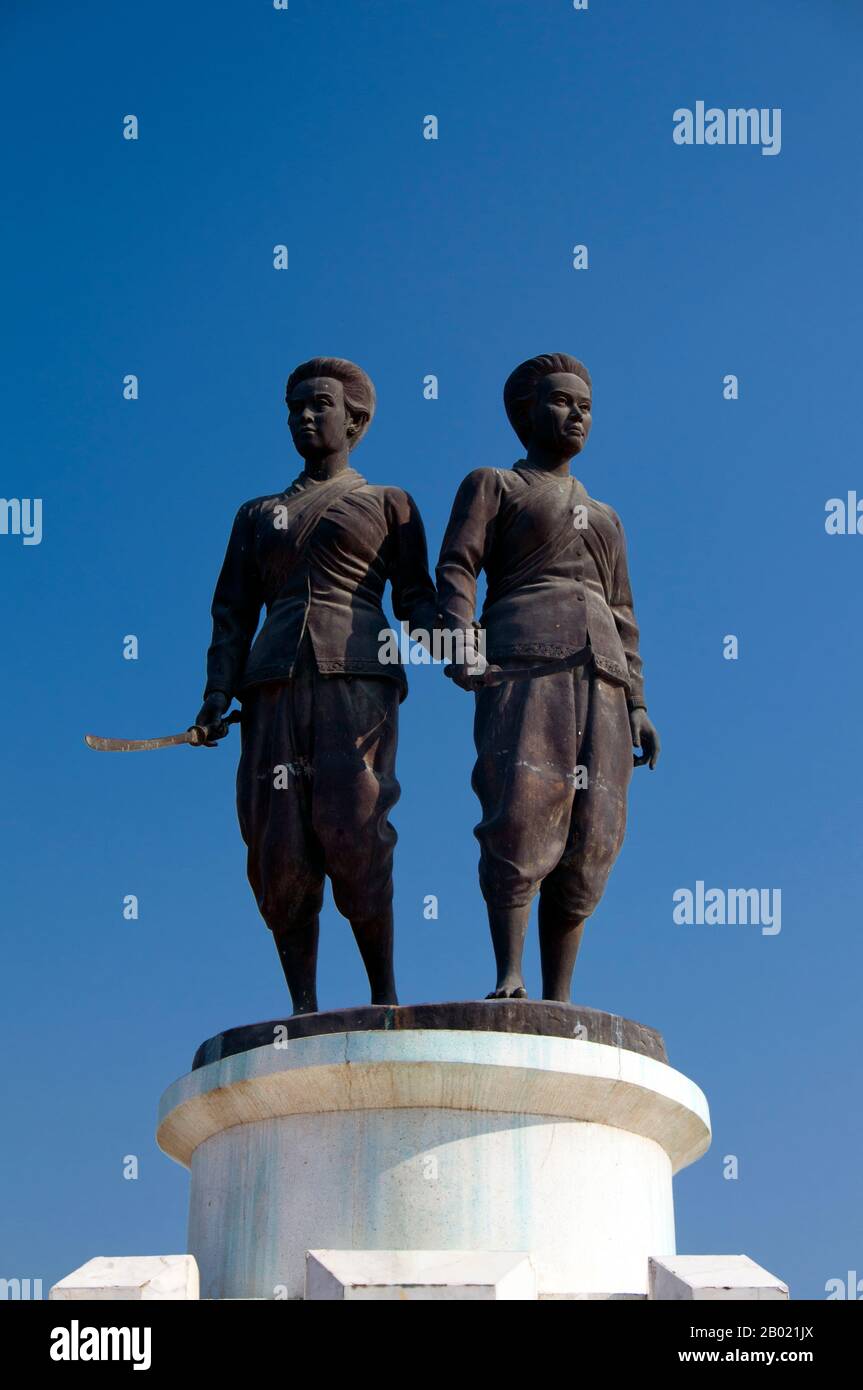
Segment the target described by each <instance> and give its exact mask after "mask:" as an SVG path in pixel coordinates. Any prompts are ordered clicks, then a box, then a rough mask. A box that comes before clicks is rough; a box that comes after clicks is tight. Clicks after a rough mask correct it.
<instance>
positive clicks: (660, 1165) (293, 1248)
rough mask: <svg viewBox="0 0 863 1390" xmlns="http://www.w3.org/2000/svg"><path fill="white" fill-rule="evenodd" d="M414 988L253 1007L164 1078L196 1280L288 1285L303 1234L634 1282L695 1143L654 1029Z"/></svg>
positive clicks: (694, 1121)
mask: <svg viewBox="0 0 863 1390" xmlns="http://www.w3.org/2000/svg"><path fill="white" fill-rule="evenodd" d="M425 1007H427V1008H428V1009H430V1010H432V1015H430V1016H429V1018H427V1019H426V1023H427V1026H425V1027H419V1026H417V1025H416V1015H417V1013H418V1012H419V1011H418V1010H417V1009H379V1010H374V1011H370V1010H355V1011H353V1010H352V1011H349V1012H348V1013H344V1014H340V1015H337V1016H328V1015H310V1016H307V1018H306V1019H304V1020H291V1021H290V1022H291V1026H292V1027H293V1028H294V1031H295V1033H296V1031H297V1028H298V1026H299V1031H301V1032H303V1033H305V1036H293V1037H292V1036H289V1032H290V1029H289V1028H288V1026H287V1023H288V1021H287V1020H286V1021H285V1022H284V1023H279V1022H273V1023H271V1024H256V1025H253V1027H252V1030H249V1031H250V1032H251V1034H252V1037H251V1039H247V1041H248V1040H251V1041H252V1042H253V1043H256V1044H257V1045H253V1046H250V1047H245V1048H243V1047H242V1044H243V1037H242V1034H243V1033H244V1032H246V1031H247V1030H232V1031H231V1032H230V1033H226V1034H221V1035H219V1038H217V1039H213V1040H211V1042H210V1043H207V1044H204V1046H203V1047H202V1048H201V1049H199V1053H198V1056H197V1058H196V1060H197V1061H198V1063H199V1065H198V1066H197V1067H196V1068H195V1069H194V1070H193V1071H192V1072H191V1073H190V1074H189V1075H188V1076H185V1077H183V1078H182V1079H181V1080H179V1081H177V1082H175V1083H174V1085H173V1086H171V1087H170V1088H169V1089H168V1091H167V1092H166V1093H165V1095H164V1097H163V1098H162V1104H161V1108H160V1119H159V1129H158V1141H159V1144H160V1146H161V1147H162V1149H164V1150H165V1152H166V1153H168V1154H170V1155H171V1157H172V1158H174V1159H176V1160H177V1161H178V1162H180V1163H182V1164H185V1165H186V1166H188V1167H190V1168H191V1194H190V1215H189V1250H190V1253H191V1254H193V1255H194V1256H195V1257H196V1259H197V1261H198V1265H199V1268H200V1274H201V1297H202V1298H277V1297H285V1296H287V1297H288V1298H302V1296H303V1287H304V1272H305V1254H306V1251H307V1250H315V1249H330V1250H433V1251H442V1250H461V1251H513V1252H516V1251H523V1252H527V1253H529V1254H530V1255H531V1256H532V1258H533V1261H534V1265H535V1268H536V1272H537V1282H538V1288H539V1292H540V1296H543V1295H545V1296H555V1295H556V1296H561V1295H591V1294H606V1295H607V1294H643V1293H645V1292H646V1289H647V1261H648V1257H649V1256H651V1255H655V1256H664V1255H672V1254H674V1251H675V1245H674V1209H673V1202H672V1186H671V1177H672V1173H674V1172H676V1171H677V1170H678V1169H679V1168H682V1167H684V1166H685V1165H686V1164H688V1163H691V1162H693V1161H694V1160H695V1159H696V1158H698V1157H699V1156H700V1155H701V1154H702V1153H703V1152H704V1151H705V1149H706V1148H707V1146H708V1144H709V1142H710V1129H709V1119H708V1110H707V1102H706V1100H705V1098H704V1096H703V1095H702V1093H701V1091H700V1090H699V1089H698V1087H697V1086H695V1085H694V1084H693V1082H691V1081H689V1080H688V1079H687V1078H686V1077H685V1076H683V1075H682V1074H681V1073H680V1072H677V1071H675V1070H673V1069H672V1068H671V1067H670V1066H668V1064H667V1063H666V1062H665V1061H661V1060H659V1057H660V1056H662V1057H664V1055H665V1054H664V1049H663V1048H662V1043H661V1039H659V1038H658V1035H657V1034H655V1033H653V1032H652V1031H651V1030H649V1029H643V1028H640V1026H639V1025H637V1024H631V1023H628V1022H627V1021H626V1020H622V1019H616V1018H615V1016H613V1015H608V1014H600V1013H596V1012H595V1011H592V1010H584V1009H576V1008H573V1007H571V1006H563V1005H543V1004H537V1003H529V1002H527V1001H525V1002H519V1003H518V1004H517V1005H515V1004H498V1003H488V1004H471V1005H435V1006H425ZM447 1011H449V1012H447ZM372 1012H373V1013H374V1015H375V1018H374V1020H373V1021H372V1022H370V1021H369V1014H370V1013H372ZM333 1017H335V1018H336V1019H337V1022H338V1025H339V1026H340V1031H335V1032H334V1031H331V1030H330V1025H331V1024H332V1023H333ZM474 1018H475V1019H476V1020H478V1022H472V1019H474ZM314 1019H317V1020H322V1021H323V1022H321V1023H320V1031H319V1032H311V1031H310V1029H311V1028H313V1027H315V1024H314V1022H313V1020H314ZM387 1020H389V1021H387ZM543 1020H544V1021H545V1025H546V1026H548V1027H549V1029H550V1030H551V1032H552V1033H554V1034H555V1035H548V1034H546V1033H543V1032H542V1031H541V1028H542V1026H543ZM353 1022H357V1023H360V1026H359V1027H358V1028H356V1029H352V1028H351V1027H350V1026H349V1025H350V1024H351V1023H353ZM453 1023H455V1024H457V1025H460V1026H447V1025H448V1024H450V1025H451V1024H453ZM405 1025H407V1026H405ZM567 1029H568V1032H567ZM262 1030H263V1031H262ZM508 1030H509V1031H508ZM596 1036H602V1037H605V1038H609V1039H613V1038H619V1039H620V1041H621V1042H623V1041H626V1042H628V1043H629V1044H630V1045H629V1046H621V1045H616V1044H615V1043H614V1042H613V1041H601V1042H596V1041H592V1040H591V1039H592V1037H596ZM265 1037H269V1039H270V1041H263V1039H264V1038H265ZM635 1047H637V1048H639V1050H638V1051H636V1050H634V1048H635ZM208 1055H209V1056H211V1057H213V1058H214V1060H209V1061H208V1060H205V1059H206V1058H207V1056H208Z"/></svg>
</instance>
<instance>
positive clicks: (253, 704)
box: [195, 357, 435, 1014]
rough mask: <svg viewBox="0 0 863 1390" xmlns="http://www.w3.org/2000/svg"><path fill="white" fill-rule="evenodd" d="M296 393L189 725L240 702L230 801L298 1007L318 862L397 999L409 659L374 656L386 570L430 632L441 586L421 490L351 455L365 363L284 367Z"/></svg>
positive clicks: (206, 723) (251, 512)
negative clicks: (280, 465) (414, 491)
mask: <svg viewBox="0 0 863 1390" xmlns="http://www.w3.org/2000/svg"><path fill="white" fill-rule="evenodd" d="M285 399H286V401H287V405H288V426H289V428H290V431H291V436H292V438H293V441H294V445H295V447H296V450H297V452H298V453H299V454H300V455H301V457H302V458H303V460H304V468H303V470H302V472H301V473H300V474H299V476H298V477H297V478H295V479H294V481H293V483H291V485H290V486H289V487H288V488H286V489H285V491H284V492H278V493H274V494H273V495H271V496H266V497H258V498H255V499H254V500H253V501H251V502H245V503H244V504H243V506H241V507H240V509H239V511H238V513H237V516H236V519H235V521H234V526H233V530H232V532H231V536H230V540H229V542H228V548H227V553H226V555H225V561H224V564H223V566H222V571H221V574H220V575H219V579H218V583H217V585H216V590H215V595H214V598H213V608H212V612H213V640H212V643H211V645H210V649H209V653H208V657H207V685H206V690H205V694H204V704H203V707H202V709H201V711H200V713H199V714H198V716H197V718H196V720H195V726H196V728H198V729H205V730H206V729H210V730H214V731H215V734H216V736H220V735H221V733H223V732H224V731H225V727H224V715H225V711H226V710H227V708H228V706H229V705H230V703H231V700H232V699H233V698H238V699H240V700H241V701H242V715H241V732H242V753H241V757H240V764H239V769H238V772H237V811H238V816H239V821H240V829H241V831H242V835H243V838H244V840H245V842H246V845H247V846H248V875H249V881H250V883H251V885H252V888H253V890H254V893H255V897H256V899H257V903H258V907H259V909H260V911H261V914H262V916H263V918H264V920H265V922H266V923H267V926H268V927H269V928H270V930H271V931H272V933H273V937H274V939H275V942H276V947H277V949H278V953H279V957H280V960H281V963H282V967H283V969H284V973H285V978H286V980H287V983H288V988H289V990H290V993H291V998H292V1001H293V1008H294V1013H295V1014H301V1013H312V1012H315V1011H316V1010H317V1007H318V1004H317V995H316V976H317V947H318V916H319V912H320V908H321V903H322V900H323V889H324V879H325V876H329V879H330V882H331V884H332V890H333V897H334V899H335V903H336V906H337V908H338V909H339V911H340V912H341V913H342V914H343V916H345V917H347V918H348V920H349V921H350V924H351V927H352V929H353V933H354V937H355V939H356V942H357V945H358V947H359V950H360V953H361V955H362V958H363V963H364V965H365V967H366V971H367V973H368V977H369V983H370V986H371V1000H372V1003H373V1004H395V1003H397V1002H398V1001H397V998H396V987H395V980H394V975H393V915H392V859H393V847H394V845H395V842H396V832H395V830H394V829H393V827H392V826H391V825H390V823H389V818H388V817H389V812H390V810H391V808H392V806H393V805H394V804H395V802H396V800H397V799H398V796H399V785H398V782H397V781H396V775H395V762H396V744H397V739H398V708H399V703H400V701H401V700H402V699H404V697H405V694H406V693H407V683H406V679H405V674H404V670H403V668H402V666H401V664H400V663H397V664H394V665H387V664H382V662H381V660H380V657H379V651H380V647H381V632H382V630H384V629H385V628H386V626H387V621H386V618H385V616H384V612H383V609H382V607H381V599H382V596H383V592H384V587H385V585H386V582H387V580H389V581H390V583H391V585H392V604H393V611H394V613H395V615H396V618H397V619H399V620H401V619H407V620H408V621H409V622H410V624H411V626H412V627H418V628H423V629H425V630H427V631H430V630H431V629H432V628H433V627H434V625H435V590H434V585H433V584H432V581H431V578H430V576H429V573H428V558H427V551H426V539H425V532H424V530H423V524H422V520H421V518H420V515H419V512H418V511H417V508H416V505H415V504H414V502H413V500H412V498H411V497H409V496H408V494H407V493H406V492H403V491H402V489H401V488H397V487H381V486H374V485H372V484H369V483H367V482H366V480H365V478H363V477H362V476H361V475H360V474H359V473H358V472H356V470H355V469H353V468H352V467H350V466H349V464H348V455H349V452H350V450H352V449H353V448H355V447H356V445H357V444H358V443H359V441H360V440H361V439H362V437H363V435H364V434H365V432H366V430H367V429H368V427H369V424H370V422H371V419H372V415H373V414H374V408H375V392H374V387H373V385H372V383H371V381H370V380H369V378H368V376H367V375H366V373H365V372H364V371H362V370H361V369H360V368H359V367H357V366H355V365H354V364H353V363H352V362H347V361H344V360H343V359H341V358H334V357H318V358H314V359H313V360H312V361H309V362H304V363H303V364H302V365H301V366H299V367H297V368H296V369H295V370H294V371H293V372H292V373H291V375H290V377H289V378H288V383H287V390H286V395H285ZM262 607H265V608H266V616H265V618H264V622H263V625H262V627H261V630H260V632H258V634H257V637H256V636H255V633H256V630H257V627H258V621H259V617H260V613H261V609H262ZM214 742H215V739H214V738H213V739H210V740H208V742H207V745H206V746H209V747H212V746H213V744H214Z"/></svg>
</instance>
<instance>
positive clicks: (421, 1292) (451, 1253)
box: [306, 1250, 536, 1302]
mask: <svg viewBox="0 0 863 1390" xmlns="http://www.w3.org/2000/svg"><path fill="white" fill-rule="evenodd" d="M306 1298H307V1299H309V1300H324V1301H328V1302H333V1301H335V1300H342V1301H345V1302H347V1301H348V1300H351V1301H357V1300H374V1301H379V1300H387V1299H392V1300H398V1301H399V1302H405V1301H412V1300H429V1299H441V1300H453V1301H454V1300H465V1299H467V1300H472V1299H474V1300H484V1299H487V1300H498V1301H500V1300H503V1301H511V1300H517V1299H518V1300H535V1299H536V1272H535V1270H534V1268H533V1265H532V1264H531V1261H530V1258H529V1256H528V1255H526V1254H519V1253H513V1252H511V1251H498V1250H489V1251H485V1250H309V1251H308V1252H307V1254H306Z"/></svg>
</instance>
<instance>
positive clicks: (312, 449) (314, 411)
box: [288, 376, 352, 459]
mask: <svg viewBox="0 0 863 1390" xmlns="http://www.w3.org/2000/svg"><path fill="white" fill-rule="evenodd" d="M351 426H352V421H351V416H350V413H349V412H348V411H346V410H345V392H344V387H343V386H342V383H341V382H340V381H337V380H336V379H335V377H331V376H310V377H307V378H306V380H305V381H298V382H297V384H296V386H295V387H294V389H293V391H292V392H291V397H290V400H289V401H288V429H289V430H290V431H291V438H292V439H293V441H294V447H295V449H296V451H297V453H298V454H299V455H300V456H301V457H302V458H304V459H308V458H318V457H320V456H321V455H322V454H334V453H338V452H339V451H340V450H342V449H346V448H347V446H348V443H349V440H350V430H351Z"/></svg>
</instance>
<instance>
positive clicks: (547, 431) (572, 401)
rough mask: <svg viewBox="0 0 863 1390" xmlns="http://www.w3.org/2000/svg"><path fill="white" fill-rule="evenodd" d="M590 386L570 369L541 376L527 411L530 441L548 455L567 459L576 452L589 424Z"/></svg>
mask: <svg viewBox="0 0 863 1390" xmlns="http://www.w3.org/2000/svg"><path fill="white" fill-rule="evenodd" d="M590 412H591V399H590V387H589V386H588V384H587V382H586V381H583V380H582V378H581V377H580V376H574V375H573V374H572V373H571V372H552V373H551V375H550V376H544V377H543V378H542V380H541V381H540V383H539V386H538V388H537V392H536V400H535V401H534V403H533V410H532V411H531V417H530V418H531V428H532V431H533V436H532V438H533V441H535V442H536V443H537V444H538V445H540V446H541V447H542V448H543V449H545V450H546V451H547V452H548V453H549V454H552V455H557V456H558V457H560V458H567V459H570V458H572V457H573V455H575V454H580V453H581V451H582V449H583V448H584V446H585V444H586V443H587V436H588V435H589V434H590V426H591V413H590Z"/></svg>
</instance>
